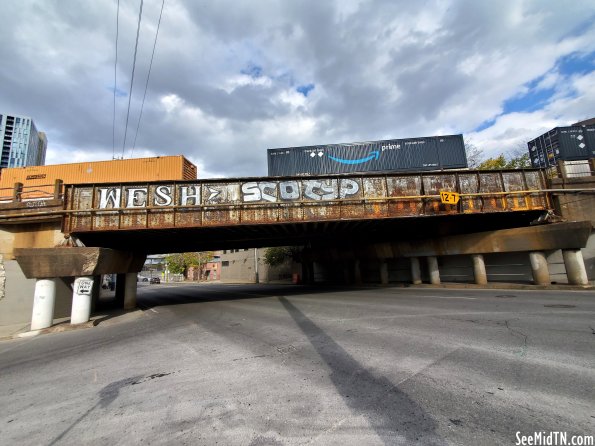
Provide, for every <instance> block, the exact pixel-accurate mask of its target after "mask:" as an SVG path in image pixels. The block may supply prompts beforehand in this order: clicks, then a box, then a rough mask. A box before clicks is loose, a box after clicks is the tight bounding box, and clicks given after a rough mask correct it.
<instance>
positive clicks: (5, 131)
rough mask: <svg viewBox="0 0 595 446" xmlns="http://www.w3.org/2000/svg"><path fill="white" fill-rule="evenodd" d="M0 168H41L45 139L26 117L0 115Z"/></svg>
mask: <svg viewBox="0 0 595 446" xmlns="http://www.w3.org/2000/svg"><path fill="white" fill-rule="evenodd" d="M0 142H1V143H2V157H1V158H0V168H4V167H24V166H43V165H44V164H45V151H46V149H47V138H46V136H45V133H43V132H38V131H37V128H36V127H35V124H34V123H33V120H32V119H31V118H30V117H28V116H16V115H7V114H0Z"/></svg>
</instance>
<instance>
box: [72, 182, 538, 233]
mask: <svg viewBox="0 0 595 446" xmlns="http://www.w3.org/2000/svg"><path fill="white" fill-rule="evenodd" d="M542 188H543V186H542V178H541V176H540V173H539V172H537V171H505V172H495V171H479V172H471V171H461V172H448V173H445V172H437V173H419V174H395V175H380V176H379V175H371V174H370V175H359V176H350V177H344V176H334V177H333V176H327V177H319V178H313V177H308V178H280V179H279V178H277V179H272V178H255V179H238V180H206V181H183V182H157V183H153V184H145V183H127V184H113V185H109V184H102V185H96V186H88V185H75V186H67V211H66V212H67V219H66V224H65V228H66V230H67V232H84V231H95V230H118V229H128V230H129V229H139V230H142V229H145V228H146V229H157V228H174V227H197V226H222V225H229V226H233V225H243V224H277V223H293V222H302V221H303V222H314V221H329V220H346V219H381V218H395V217H412V216H423V215H444V214H455V213H479V212H503V211H514V210H527V209H545V208H546V203H547V201H546V199H545V194H544V193H542V192H539V191H540V189H542ZM444 191H450V192H458V193H460V194H461V200H460V202H459V204H457V205H450V204H443V203H442V202H441V200H440V197H439V194H440V192H444Z"/></svg>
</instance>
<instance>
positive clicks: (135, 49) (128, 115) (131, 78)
mask: <svg viewBox="0 0 595 446" xmlns="http://www.w3.org/2000/svg"><path fill="white" fill-rule="evenodd" d="M142 15H143V0H140V10H139V12H138V27H137V28H136V43H135V44H134V59H133V60H132V75H131V76H130V92H129V93H128V111H127V112H126V125H125V126H124V142H123V143H122V158H124V148H125V147H126V134H127V133H128V118H129V117H130V100H131V99H132V86H133V84H134V69H135V68H136V52H137V50H138V36H139V34H140V23H141V17H142Z"/></svg>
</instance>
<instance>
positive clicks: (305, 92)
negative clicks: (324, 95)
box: [295, 84, 314, 97]
mask: <svg viewBox="0 0 595 446" xmlns="http://www.w3.org/2000/svg"><path fill="white" fill-rule="evenodd" d="M312 90H314V84H306V85H300V86H299V87H297V88H296V89H295V91H297V92H298V93H301V94H303V95H304V96H305V97H308V95H309V94H310V92H311V91H312Z"/></svg>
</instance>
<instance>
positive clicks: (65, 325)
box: [0, 308, 144, 341]
mask: <svg viewBox="0 0 595 446" xmlns="http://www.w3.org/2000/svg"><path fill="white" fill-rule="evenodd" d="M142 314H144V312H143V310H142V309H141V308H135V309H133V310H130V311H127V312H124V313H120V314H117V315H115V316H112V317H110V314H109V313H108V314H102V315H96V316H93V318H92V319H91V320H89V321H88V322H84V323H82V324H70V322H69V320H66V321H62V322H59V323H57V324H55V325H52V326H51V327H48V328H43V329H40V330H31V331H21V332H19V333H13V334H11V335H8V336H1V337H0V341H8V340H11V339H24V338H33V337H36V336H39V335H44V334H49V333H63V332H66V331H75V330H82V329H87V328H93V327H98V326H100V325H113V324H117V323H121V322H126V321H128V320H130V319H132V318H134V317H137V316H139V315H142Z"/></svg>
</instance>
